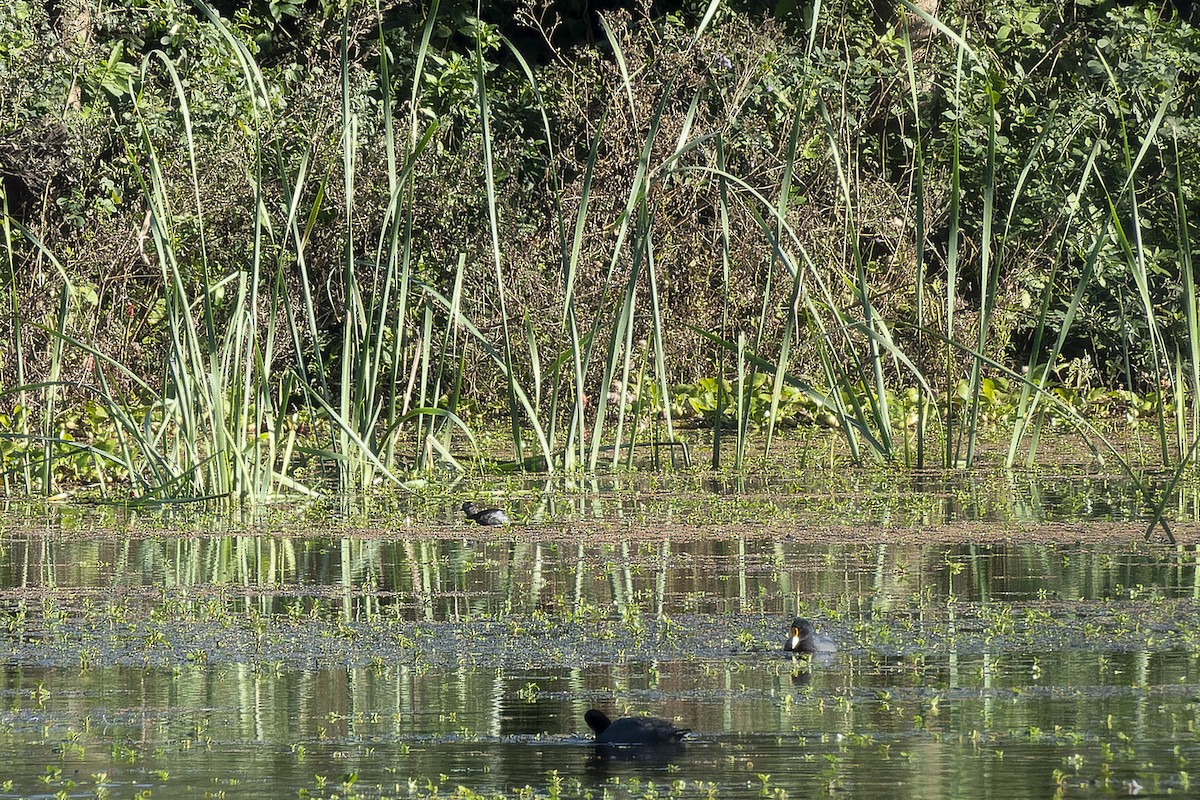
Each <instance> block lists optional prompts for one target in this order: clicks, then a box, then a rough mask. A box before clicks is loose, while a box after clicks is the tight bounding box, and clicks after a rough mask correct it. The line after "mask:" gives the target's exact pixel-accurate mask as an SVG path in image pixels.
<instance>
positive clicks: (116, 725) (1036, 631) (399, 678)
mask: <svg viewBox="0 0 1200 800" xmlns="http://www.w3.org/2000/svg"><path fill="white" fill-rule="evenodd" d="M890 479H891V480H893V481H895V480H896V476H894V475H893V476H890ZM606 480H607V481H608V484H607V485H606V486H604V487H598V491H597V492H596V493H594V494H589V495H586V496H581V497H576V498H573V499H571V500H569V501H555V500H551V499H542V498H548V497H549V498H552V497H554V496H555V495H554V494H553V493H551V494H549V495H542V496H541V498H539V499H536V500H530V501H528V502H527V503H526V504H525V505H524V506H523V507H518V508H517V517H518V520H519V523H520V524H518V525H517V526H516V528H515V529H514V530H511V531H508V532H506V533H504V534H502V535H496V536H495V537H492V536H486V537H481V538H471V537H468V536H465V535H463V533H462V532H463V530H464V529H465V528H464V526H463V525H462V524H461V516H460V515H459V516H458V517H455V516H454V515H453V513H452V511H451V510H447V511H446V513H445V514H444V515H442V516H439V517H438V520H439V521H436V522H432V523H427V524H425V525H424V527H420V528H416V527H414V528H413V529H411V530H410V529H404V530H401V531H397V535H396V536H394V537H388V536H380V535H379V531H378V530H377V529H375V528H370V526H366V525H364V526H362V530H361V531H359V530H355V529H352V528H350V527H349V526H347V527H346V528H344V529H340V530H338V531H336V532H330V531H326V532H325V533H323V534H320V535H306V536H297V535H295V534H290V535H283V534H279V533H257V534H253V535H250V534H247V533H246V532H245V531H246V530H252V528H251V527H250V526H246V527H245V528H244V529H243V530H242V532H229V533H226V534H220V535H218V534H213V533H211V532H209V527H208V523H200V522H197V523H196V531H197V533H198V534H203V535H197V536H195V537H190V538H189V537H184V536H175V535H170V536H167V535H161V534H152V533H149V532H147V530H146V527H145V523H144V521H139V520H136V519H130V520H127V521H126V522H127V524H124V525H122V526H120V529H121V530H126V529H128V530H132V531H133V533H132V534H130V535H126V534H120V535H117V534H113V533H111V532H108V533H105V532H100V533H97V532H95V531H93V530H83V529H79V528H80V523H79V520H78V519H75V520H74V522H72V521H71V520H72V519H73V517H72V516H71V515H72V514H75V513H78V512H75V511H72V510H66V509H64V510H63V511H61V512H60V518H59V519H57V520H55V521H53V522H52V523H49V524H47V525H45V526H44V528H43V529H41V530H38V531H31V530H29V529H28V528H24V529H9V530H7V531H6V532H4V533H2V534H0V552H2V554H3V558H0V630H3V631H4V633H5V635H4V637H3V639H0V709H3V711H0V764H3V765H4V766H5V769H4V775H2V776H0V798H4V797H27V796H35V795H36V796H53V795H54V794H55V793H57V792H60V791H61V792H64V793H65V794H66V795H67V796H84V795H89V796H90V795H96V794H104V793H108V794H110V795H112V796H128V797H132V796H135V795H136V794H137V793H138V792H141V791H144V790H150V791H151V794H152V796H167V797H172V798H184V799H185V800H186V799H187V798H201V797H211V796H224V797H261V796H280V797H284V796H297V795H298V794H299V793H300V792H302V791H303V792H307V793H309V796H312V797H332V796H333V795H335V794H337V795H339V796H352V795H353V792H354V791H360V790H361V793H362V796H366V797H373V798H374V797H424V796H432V795H433V794H434V793H435V792H436V793H437V794H439V795H441V796H446V795H450V794H451V793H452V792H453V791H454V790H455V787H457V786H459V785H462V786H465V787H467V788H468V789H470V790H471V791H477V792H500V793H504V794H507V795H516V794H517V793H518V790H520V789H521V788H522V787H526V786H529V787H532V794H533V795H536V796H543V797H544V796H547V795H550V794H557V795H558V796H562V797H584V796H589V795H590V796H593V797H598V796H600V795H601V794H602V793H604V792H607V793H608V796H610V797H646V796H659V797H666V796H672V795H674V796H694V797H704V796H716V797H760V796H772V794H773V793H775V792H777V791H783V792H786V793H787V795H788V796H790V797H796V796H801V797H808V796H826V795H828V794H831V793H833V794H845V795H846V796H887V797H899V798H925V797H939V798H940V797H964V798H985V797H1012V796H1046V795H1052V794H1054V793H1055V792H1056V791H1061V792H1063V793H1065V794H1067V795H1070V794H1072V793H1076V794H1078V793H1089V794H1097V793H1098V794H1102V795H1112V794H1114V793H1116V794H1122V793H1124V792H1125V787H1126V782H1127V781H1132V780H1137V781H1139V782H1140V783H1141V784H1142V785H1144V786H1147V787H1153V789H1154V791H1156V792H1159V793H1165V792H1167V791H1172V792H1175V793H1186V792H1187V791H1189V788H1190V784H1189V781H1188V778H1187V775H1188V772H1189V767H1190V764H1191V763H1194V762H1195V761H1196V759H1197V758H1200V744H1198V738H1197V734H1196V733H1195V731H1196V730H1197V719H1196V717H1197V713H1198V710H1200V699H1198V692H1197V688H1196V687H1197V686H1200V656H1198V655H1197V652H1198V649H1200V648H1197V646H1196V643H1197V642H1200V614H1198V613H1197V611H1198V609H1197V604H1198V603H1200V574H1198V572H1197V569H1196V557H1197V552H1196V550H1195V548H1194V547H1191V546H1187V547H1184V546H1180V547H1177V548H1169V549H1168V548H1163V547H1158V546H1151V545H1146V544H1144V543H1142V542H1140V541H1139V540H1137V539H1136V534H1134V535H1132V536H1131V538H1132V539H1134V541H1132V542H1131V543H1120V542H1089V541H1086V540H1080V541H1073V542H1059V543H1031V542H1023V541H1022V540H1021V536H1020V535H1019V534H1018V535H1015V536H1014V537H1013V538H1012V539H1011V540H1008V541H1002V540H996V539H992V540H989V541H978V542H972V541H969V540H964V539H959V540H955V541H945V540H942V541H938V540H935V539H931V538H930V539H926V538H922V537H921V536H915V535H914V536H910V537H907V539H906V538H904V537H898V538H896V539H894V540H886V539H882V538H878V537H877V539H876V540H869V539H864V538H862V537H858V538H855V537H845V538H844V539H843V540H842V541H841V542H839V543H830V541H828V539H829V537H826V536H821V535H818V533H817V531H818V529H819V528H820V526H818V525H810V524H808V523H803V522H798V521H797V520H800V519H801V518H802V517H803V513H805V512H803V508H802V507H804V503H808V504H809V505H808V506H807V507H806V508H808V509H809V511H811V508H812V507H813V504H814V499H813V498H815V497H818V496H821V493H822V492H824V493H825V495H824V497H825V500H824V502H827V503H828V504H829V505H828V507H830V508H838V509H843V508H844V509H846V514H845V515H844V516H839V517H838V519H849V520H852V521H853V520H873V521H878V520H880V519H881V518H890V519H891V520H892V522H891V523H890V524H895V525H899V524H907V525H912V524H916V525H923V524H924V523H923V522H921V520H924V519H930V520H939V521H940V520H944V519H947V518H953V519H1004V520H1006V521H1012V520H1014V519H1032V518H1039V517H1041V518H1049V517H1051V516H1052V515H1053V514H1054V513H1058V512H1054V511H1052V510H1051V509H1053V508H1067V507H1068V506H1070V504H1072V503H1074V504H1075V505H1076V506H1078V509H1077V513H1080V514H1084V515H1086V514H1092V513H1094V512H1097V511H1102V513H1103V514H1105V515H1109V516H1110V517H1112V518H1124V517H1123V515H1125V517H1130V518H1131V517H1133V516H1134V515H1136V514H1137V513H1138V512H1137V507H1136V504H1135V503H1134V502H1133V501H1132V500H1130V499H1129V498H1127V496H1126V493H1125V490H1124V488H1123V487H1122V486H1121V485H1120V484H1117V483H1111V484H1105V483H1104V481H1103V480H1102V479H1100V478H1090V479H1084V478H1079V479H1061V483H1059V484H1056V483H1055V482H1054V480H1052V479H1049V478H1039V479H1038V481H1037V486H1036V491H1035V487H1034V481H1033V479H1032V478H1027V477H1020V478H1012V483H1011V485H1010V486H1009V488H1008V491H1009V494H1007V495H1005V497H1007V498H1009V499H1007V500H1004V501H1001V500H998V499H996V498H997V497H998V495H995V494H993V495H985V494H984V493H983V492H982V491H981V490H978V489H976V488H974V484H971V483H970V482H969V481H968V480H967V479H966V478H965V477H964V476H957V477H955V476H950V477H947V476H915V477H914V478H912V479H909V480H910V485H908V486H904V485H900V486H899V487H898V488H897V486H895V485H887V484H884V483H876V482H873V480H874V479H870V478H862V477H859V478H854V477H853V476H843V477H842V480H843V482H842V483H838V484H836V485H835V484H833V483H827V484H821V485H817V484H814V483H813V482H810V481H803V482H795V481H793V483H795V485H792V484H789V483H787V482H784V481H782V480H780V481H774V482H772V481H764V482H763V483H762V484H761V485H758V486H756V485H753V483H752V482H748V481H743V482H742V483H741V484H738V483H737V481H736V480H734V479H732V478H731V479H725V478H722V479H720V481H719V485H710V486H708V487H698V484H699V483H700V482H701V480H702V479H700V478H696V477H687V476H682V477H676V478H671V477H664V476H656V478H655V481H654V483H653V485H649V486H647V485H645V484H642V485H639V484H636V483H634V482H632V481H630V480H628V479H625V478H619V477H614V478H611V479H606ZM830 480H831V481H832V480H833V479H830ZM622 481H624V482H622ZM675 481H678V482H681V483H686V482H688V481H691V482H692V483H690V484H687V486H686V487H685V488H688V487H690V491H691V494H686V493H685V500H684V501H683V503H684V506H686V507H687V509H688V510H687V512H686V513H683V512H681V511H680V510H679V508H680V506H679V505H678V504H679V502H680V500H679V495H680V483H675ZM1087 481H1091V483H1087ZM801 484H802V485H801ZM639 486H640V488H639ZM793 489H795V490H797V493H796V495H795V497H799V498H800V499H792V498H793V495H791V494H787V492H790V491H792V490H793ZM1013 497H1020V498H1022V499H1021V500H1019V501H1018V500H1014V499H1011V498H1013ZM1080 497H1085V498H1086V499H1087V502H1086V503H1085V504H1083V505H1080V504H1079V503H1080V501H1079V498H1080ZM1072 498H1074V499H1072ZM450 508H451V507H450V505H447V509H450ZM768 512H769V513H768ZM831 513H832V512H831ZM837 513H838V514H841V512H840V511H838V512H837ZM779 516H782V517H783V520H782V522H781V521H780V519H778V517H779ZM456 519H457V521H455V520H456ZM764 519H767V522H763V520H764ZM898 519H903V520H904V522H902V523H901V522H898V521H896V520H898ZM10 524H11V523H10ZM368 528H370V529H368ZM921 530H924V529H923V528H922V529H921ZM967 533H968V534H969V533H970V530H968V531H967ZM85 534H86V535H85ZM648 534H650V535H648ZM795 614H801V615H804V616H806V617H809V618H812V619H814V620H817V621H818V624H819V628H820V629H821V630H822V631H823V632H828V633H831V634H833V635H834V638H836V640H837V641H838V644H839V646H840V648H841V652H839V653H837V654H829V655H826V656H822V657H816V658H794V657H793V656H792V655H791V654H787V653H784V652H783V649H782V648H783V642H784V637H785V636H786V634H787V624H788V622H789V621H790V620H791V619H792V617H793V616H794V615H795ZM592 707H599V708H604V709H607V710H609V711H611V712H613V713H614V714H627V713H635V714H642V713H649V714H655V715H658V716H662V717H665V718H668V719H672V720H674V721H676V722H677V723H678V724H679V725H680V726H683V727H689V728H691V729H692V730H693V731H694V733H693V734H692V736H691V737H689V740H688V741H687V742H686V744H685V746H684V747H683V748H682V749H680V750H678V751H669V752H655V753H640V754H638V755H637V757H634V758H630V759H627V758H616V757H613V756H623V755H626V754H625V753H610V752H605V751H601V750H598V749H597V748H596V746H595V745H594V744H593V743H592V741H591V734H590V732H589V731H588V730H587V727H586V726H585V725H584V722H583V714H584V712H585V711H586V710H587V709H588V708H592ZM318 776H320V777H318ZM344 777H345V778H346V786H343V778H344ZM351 777H352V778H353V781H354V783H353V785H352V786H351V785H350V784H351V781H350V778H351ZM6 780H11V781H12V783H11V784H5V783H4V781H6ZM347 786H349V787H350V788H347Z"/></svg>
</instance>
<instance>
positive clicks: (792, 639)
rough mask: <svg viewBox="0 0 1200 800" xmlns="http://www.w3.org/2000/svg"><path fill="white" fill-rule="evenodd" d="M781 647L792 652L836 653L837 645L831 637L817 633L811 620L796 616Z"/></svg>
mask: <svg viewBox="0 0 1200 800" xmlns="http://www.w3.org/2000/svg"><path fill="white" fill-rule="evenodd" d="M783 649H784V650H790V651H791V652H793V653H836V652H837V649H838V647H837V642H835V641H833V639H830V638H829V637H828V636H825V635H824V634H820V633H817V632H816V630H815V629H813V624H812V623H811V622H809V621H808V620H806V619H804V618H803V617H796V618H795V619H794V620H792V632H791V635H790V636H788V639H787V641H786V642H784V644H783Z"/></svg>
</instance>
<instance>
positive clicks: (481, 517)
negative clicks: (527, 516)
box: [462, 502, 510, 525]
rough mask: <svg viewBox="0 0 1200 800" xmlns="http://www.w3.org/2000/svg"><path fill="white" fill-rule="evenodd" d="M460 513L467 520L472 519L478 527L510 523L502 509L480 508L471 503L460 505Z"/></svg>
mask: <svg viewBox="0 0 1200 800" xmlns="http://www.w3.org/2000/svg"><path fill="white" fill-rule="evenodd" d="M462 512H463V513H464V514H466V515H467V518H468V519H473V520H475V522H476V523H478V524H480V525H507V524H508V523H509V521H510V520H509V518H508V514H507V512H505V511H504V510H503V509H499V508H480V507H479V506H477V505H475V504H474V503H471V502H466V503H463V504H462Z"/></svg>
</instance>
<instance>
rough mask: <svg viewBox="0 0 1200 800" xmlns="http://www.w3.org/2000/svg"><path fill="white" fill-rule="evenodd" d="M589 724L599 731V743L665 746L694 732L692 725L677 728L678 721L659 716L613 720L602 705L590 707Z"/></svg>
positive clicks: (597, 738) (585, 717)
mask: <svg viewBox="0 0 1200 800" xmlns="http://www.w3.org/2000/svg"><path fill="white" fill-rule="evenodd" d="M583 719H584V721H585V722H587V724H588V727H589V728H591V729H592V730H593V731H594V732H595V733H596V744H623V745H647V746H650V747H663V746H667V745H676V744H679V743H680V742H681V741H682V740H683V737H684V736H686V735H687V734H689V733H691V732H692V730H691V728H677V727H675V723H673V722H670V721H669V720H665V719H659V718H658V717H621V718H620V719H616V720H611V719H609V718H608V715H607V714H605V713H604V712H603V711H600V710H599V709H595V708H593V709H589V710H588V712H587V713H586V714H584V715H583Z"/></svg>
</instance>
